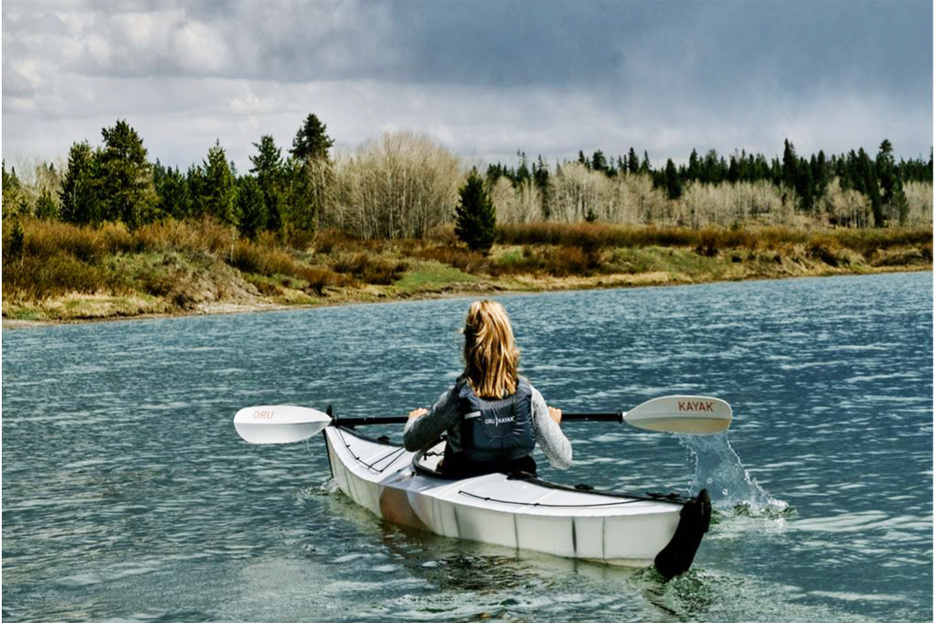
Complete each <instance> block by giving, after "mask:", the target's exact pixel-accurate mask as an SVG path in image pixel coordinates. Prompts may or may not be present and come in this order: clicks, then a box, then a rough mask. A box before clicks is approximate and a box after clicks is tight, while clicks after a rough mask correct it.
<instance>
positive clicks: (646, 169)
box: [630, 151, 652, 174]
mask: <svg viewBox="0 0 934 623" xmlns="http://www.w3.org/2000/svg"><path fill="white" fill-rule="evenodd" d="M630 166H632V165H630ZM639 173H647V174H651V173H652V162H651V161H650V160H649V152H648V151H644V152H642V164H641V165H639Z"/></svg>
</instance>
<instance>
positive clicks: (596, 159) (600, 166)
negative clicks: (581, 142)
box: [590, 149, 607, 172]
mask: <svg viewBox="0 0 934 623" xmlns="http://www.w3.org/2000/svg"><path fill="white" fill-rule="evenodd" d="M590 163H591V164H590V167H591V168H592V169H593V170H594V171H603V172H605V171H606V169H607V166H606V156H604V155H603V152H602V151H600V150H599V149H598V150H597V151H595V152H593V157H592V158H591V159H590Z"/></svg>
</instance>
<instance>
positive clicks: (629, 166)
mask: <svg viewBox="0 0 934 623" xmlns="http://www.w3.org/2000/svg"><path fill="white" fill-rule="evenodd" d="M626 171H628V172H629V173H630V174H632V175H635V174H636V173H638V172H639V156H637V155H636V150H635V149H634V148H632V147H630V148H629V157H628V158H627V159H626Z"/></svg>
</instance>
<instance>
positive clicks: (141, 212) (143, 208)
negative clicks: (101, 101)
mask: <svg viewBox="0 0 934 623" xmlns="http://www.w3.org/2000/svg"><path fill="white" fill-rule="evenodd" d="M101 134H102V135H103V137H104V147H103V149H101V150H100V151H99V152H98V153H97V154H96V158H95V160H97V161H98V162H99V167H95V169H96V170H95V173H98V174H99V179H100V183H99V188H100V192H99V194H98V197H99V199H100V204H101V216H102V217H103V219H104V220H108V221H123V222H124V223H125V224H126V226H127V227H129V228H130V229H133V228H135V227H137V226H138V225H140V224H141V223H145V222H148V221H150V220H151V219H152V217H153V215H154V214H153V213H154V209H155V206H156V202H157V201H158V197H157V196H156V189H155V185H154V184H153V179H152V167H151V166H150V164H149V163H148V162H147V161H146V148H145V147H143V139H142V138H140V136H139V134H137V133H136V130H134V129H133V128H131V127H130V125H129V124H128V123H127V122H126V121H124V120H122V119H121V120H118V121H117V123H116V124H115V125H114V126H113V127H112V128H104V129H103V130H101Z"/></svg>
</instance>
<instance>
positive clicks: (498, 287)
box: [0, 266, 934, 330]
mask: <svg viewBox="0 0 934 623" xmlns="http://www.w3.org/2000/svg"><path fill="white" fill-rule="evenodd" d="M932 270H934V267H927V268H918V267H917V266H886V267H874V268H873V269H872V270H866V269H865V267H863V269H861V270H840V269H839V268H836V269H828V270H815V271H813V273H810V274H794V275H784V276H781V275H754V274H753V275H748V276H745V277H742V278H725V279H718V278H712V279H696V278H690V277H687V278H679V277H678V276H677V275H672V274H670V273H636V274H629V275H623V274H619V273H614V274H608V275H598V276H595V277H579V276H578V277H552V278H535V277H531V276H530V278H531V280H532V283H528V282H519V283H521V284H522V285H521V286H519V287H510V286H509V284H508V283H507V284H504V283H502V282H501V281H502V280H497V279H496V278H489V280H480V281H477V282H470V283H449V284H444V285H441V286H439V287H438V288H437V289H428V290H423V291H418V292H396V293H392V292H386V291H380V292H378V293H376V294H375V295H374V294H372V293H366V292H360V291H358V292H357V294H362V295H361V296H349V297H346V298H345V297H343V296H337V297H335V298H332V299H330V300H329V299H327V298H324V299H321V300H318V301H316V302H314V303H294V304H284V303H275V302H268V301H246V302H218V303H211V304H207V305H203V306H200V307H198V308H197V309H192V310H179V311H172V312H164V313H152V312H144V313H139V314H125V313H114V314H109V315H101V316H93V317H76V318H59V319H42V320H32V319H19V318H8V317H6V316H5V315H4V316H3V317H2V321H0V322H2V324H0V326H2V329H3V330H27V329H31V328H39V327H49V326H61V325H70V324H90V323H105V322H119V321H133V320H159V319H168V318H185V317H189V316H222V315H237V314H256V313H265V312H277V311H290V310H301V309H312V308H316V307H339V306H345V305H369V304H380V303H397V302H401V301H427V300H435V299H449V298H462V297H470V296H472V295H484V294H486V295H493V296H495V295H504V294H541V293H547V292H574V291H583V290H609V289H624V288H652V287H666V286H689V285H702V284H713V283H738V282H743V281H785V280H793V279H815V278H823V277H850V276H853V277H856V276H867V275H884V274H892V273H924V272H927V273H930V272H932ZM682 277H685V276H682ZM348 290H349V289H341V291H340V292H339V294H341V295H346V294H347V293H348Z"/></svg>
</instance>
